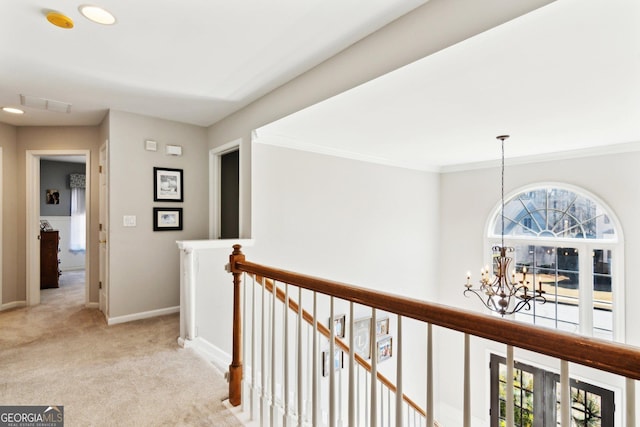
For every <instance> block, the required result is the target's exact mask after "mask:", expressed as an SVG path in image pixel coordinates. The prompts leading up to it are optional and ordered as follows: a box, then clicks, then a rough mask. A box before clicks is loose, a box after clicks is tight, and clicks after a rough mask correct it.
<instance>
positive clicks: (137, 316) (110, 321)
mask: <svg viewBox="0 0 640 427" xmlns="http://www.w3.org/2000/svg"><path fill="white" fill-rule="evenodd" d="M96 307H97V305H96ZM179 312H180V306H175V307H167V308H160V309H158V310H151V311H143V312H141V313H133V314H126V315H124V316H117V317H109V318H107V325H117V324H118V323H126V322H133V321H134V320H141V319H148V318H150V317H158V316H164V315H166V314H173V313H179Z"/></svg>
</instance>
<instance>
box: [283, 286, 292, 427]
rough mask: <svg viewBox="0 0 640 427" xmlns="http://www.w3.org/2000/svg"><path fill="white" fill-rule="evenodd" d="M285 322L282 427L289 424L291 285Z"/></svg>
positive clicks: (286, 289) (285, 291)
mask: <svg viewBox="0 0 640 427" xmlns="http://www.w3.org/2000/svg"><path fill="white" fill-rule="evenodd" d="M282 315H283V322H284V339H283V340H282V341H283V343H282V345H283V346H284V348H283V352H284V357H283V358H282V382H283V384H282V406H283V413H282V425H283V426H284V427H287V426H288V425H289V422H288V421H287V419H288V417H289V410H290V409H289V284H288V283H285V284H284V307H283V310H282Z"/></svg>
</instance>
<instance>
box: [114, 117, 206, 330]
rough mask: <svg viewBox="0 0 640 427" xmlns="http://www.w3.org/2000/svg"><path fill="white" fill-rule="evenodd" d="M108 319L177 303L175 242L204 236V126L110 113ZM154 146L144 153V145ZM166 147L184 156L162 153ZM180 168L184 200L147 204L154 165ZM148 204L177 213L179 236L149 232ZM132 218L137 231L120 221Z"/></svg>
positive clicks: (178, 275)
mask: <svg viewBox="0 0 640 427" xmlns="http://www.w3.org/2000/svg"><path fill="white" fill-rule="evenodd" d="M108 134H109V172H110V175H109V197H110V207H109V219H110V229H109V237H108V241H109V242H110V243H109V254H110V255H109V262H110V268H109V271H110V274H109V286H110V287H109V304H110V308H109V318H119V319H117V321H124V320H127V319H128V318H127V316H135V315H136V314H139V313H147V314H152V313H154V312H156V313H157V314H160V313H158V311H160V312H161V311H162V310H165V309H169V308H175V307H177V306H179V304H180V266H179V252H178V246H177V245H176V241H177V240H196V239H206V238H207V237H208V230H209V221H208V211H209V184H208V181H209V172H208V170H209V169H208V166H209V163H208V150H207V139H206V129H205V128H202V127H199V126H193V125H188V124H183V123H177V122H172V121H168V120H161V119H154V118H151V117H146V116H141V115H137V114H131V113H125V112H120V111H112V112H111V113H110V114H109V131H108ZM146 139H152V140H154V141H156V142H157V144H158V150H157V151H146V150H145V146H144V141H145V140H146ZM167 144H172V145H180V146H182V149H183V155H182V156H180V157H176V156H167V155H166V154H165V146H166V145H167ZM156 166H158V167H167V168H174V169H183V173H184V175H183V182H184V202H183V203H172V202H169V203H167V202H154V201H153V168H154V167H156ZM153 207H181V208H183V230H182V231H155V232H154V231H153ZM124 215H135V216H136V220H137V225H136V227H124V226H123V216H124Z"/></svg>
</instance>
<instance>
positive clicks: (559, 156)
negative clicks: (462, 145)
mask: <svg viewBox="0 0 640 427" xmlns="http://www.w3.org/2000/svg"><path fill="white" fill-rule="evenodd" d="M634 151H640V141H636V142H625V143H621V144H611V145H602V146H598V147H590V148H582V149H579V150H567V151H558V152H555V153H544V154H534V155H531V156H522V157H512V158H507V159H505V165H507V166H513V165H526V164H531V163H542V162H550V161H556V160H573V159H577V158H580V157H598V156H606V155H611V154H620V153H632V152H634ZM498 166H500V159H496V160H487V161H484V162H476V163H464V164H459V165H447V166H442V167H440V168H439V172H440V173H454V172H464V171H471V170H477V169H489V168H495V167H498Z"/></svg>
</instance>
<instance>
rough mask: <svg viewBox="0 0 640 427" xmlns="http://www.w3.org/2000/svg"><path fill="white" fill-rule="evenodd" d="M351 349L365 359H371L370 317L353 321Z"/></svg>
mask: <svg viewBox="0 0 640 427" xmlns="http://www.w3.org/2000/svg"><path fill="white" fill-rule="evenodd" d="M353 350H354V351H355V352H356V354H359V355H360V356H362V357H363V358H364V359H365V360H368V359H371V317H363V318H361V319H356V320H354V321H353Z"/></svg>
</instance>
